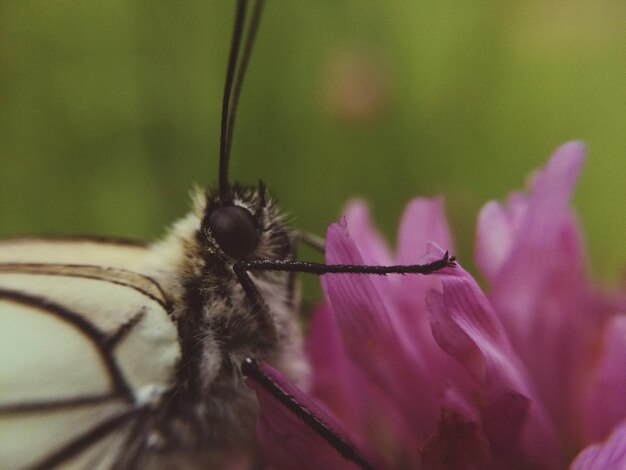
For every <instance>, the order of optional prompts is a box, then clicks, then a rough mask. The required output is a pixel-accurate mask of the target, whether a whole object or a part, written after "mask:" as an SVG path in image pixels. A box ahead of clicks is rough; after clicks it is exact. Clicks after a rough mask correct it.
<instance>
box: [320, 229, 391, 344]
mask: <svg viewBox="0 0 626 470" xmlns="http://www.w3.org/2000/svg"><path fill="white" fill-rule="evenodd" d="M326 262H327V263H328V264H353V265H363V264H364V263H363V258H362V257H361V255H360V253H359V250H358V248H357V247H356V245H355V243H354V242H353V241H352V239H351V237H350V234H349V233H348V230H347V229H346V226H345V225H338V224H333V225H331V226H330V227H329V228H328V231H327V232H326ZM374 277H379V276H373V275H353V274H328V275H325V276H323V277H322V287H323V289H324V292H325V294H326V298H327V300H328V302H329V305H330V307H331V309H332V311H333V312H334V313H335V315H336V318H337V323H338V325H339V327H340V331H341V332H342V336H343V340H344V342H345V344H346V348H347V350H348V351H349V350H350V349H351V348H355V347H356V348H358V349H359V351H360V347H361V346H362V345H366V347H367V346H369V347H376V348H378V347H380V346H381V344H379V343H382V344H394V343H397V337H396V332H395V329H394V327H393V321H392V319H391V317H390V316H389V313H388V311H387V306H386V305H385V304H384V301H383V299H382V298H381V297H380V295H379V293H378V291H377V290H376V288H375V287H374V285H373V283H372V279H373V278H374Z"/></svg>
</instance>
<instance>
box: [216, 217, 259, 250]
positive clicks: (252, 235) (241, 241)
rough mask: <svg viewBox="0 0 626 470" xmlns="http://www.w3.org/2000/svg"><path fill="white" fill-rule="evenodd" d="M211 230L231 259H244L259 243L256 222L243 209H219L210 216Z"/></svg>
mask: <svg viewBox="0 0 626 470" xmlns="http://www.w3.org/2000/svg"><path fill="white" fill-rule="evenodd" d="M209 228H210V229H211V233H212V234H213V238H215V240H216V241H217V243H218V244H219V245H220V248H221V249H222V250H223V251H224V253H226V254H227V255H228V256H230V257H231V258H235V259H244V258H245V257H246V256H248V255H250V254H251V253H253V252H254V250H255V248H256V247H257V245H258V243H259V231H258V228H257V225H256V222H255V220H254V218H253V217H252V214H250V212H249V211H247V210H246V209H244V208H242V207H238V206H225V207H218V208H217V209H215V210H214V211H213V212H212V213H211V214H210V215H209Z"/></svg>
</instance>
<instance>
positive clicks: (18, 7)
mask: <svg viewBox="0 0 626 470" xmlns="http://www.w3.org/2000/svg"><path fill="white" fill-rule="evenodd" d="M233 11H234V2H231V1H219V2H218V1H215V0H213V1H185V2H171V1H163V0H161V1H132V2H131V1H126V0H125V1H121V0H109V1H106V2H104V1H90V2H87V1H82V2H79V1H60V0H59V1H43V0H42V1H24V0H3V1H2V2H1V3H0V221H1V222H0V235H9V234H10V235H14V234H25V233H81V234H84V233H95V234H107V235H123V236H132V237H141V238H148V239H153V238H155V237H157V236H159V235H160V234H162V233H163V229H164V227H165V226H167V225H168V224H169V223H171V222H172V221H173V220H174V219H176V218H177V217H179V216H181V215H183V214H184V213H185V211H186V210H187V205H188V190H189V188H190V187H191V185H192V183H198V184H200V185H212V184H214V183H215V182H216V179H217V155H218V135H219V112H220V109H219V108H220V101H221V93H222V87H223V81H224V76H225V68H226V60H227V53H228V44H229V39H230V32H231V31H230V30H231V25H232V18H233ZM625 124H626V2H623V1H615V0H595V1H593V2H590V1H582V0H569V1H566V0H561V1H556V0H542V1H540V2H536V1H518V2H502V1H499V0H482V1H470V2H466V1H438V2H434V1H431V2H425V1H414V0H412V1H397V2H374V1H364V0H351V1H336V0H335V1H329V0H327V1H320V0H316V1H310V2H285V1H277V0H269V1H268V2H267V5H266V11H265V15H264V18H263V20H262V24H261V30H260V34H259V37H258V41H257V44H256V46H255V52H254V56H253V60H252V63H251V66H250V70H249V74H248V77H247V80H246V84H245V86H244V92H243V96H242V100H241V107H240V112H239V119H238V123H237V129H236V132H235V144H234V147H233V163H232V170H231V171H232V175H233V176H234V177H235V178H236V179H238V180H240V181H242V182H256V181H257V180H258V179H259V178H263V179H264V180H265V181H266V183H267V184H268V186H269V187H270V188H271V189H272V191H273V192H274V194H275V195H276V196H277V197H278V198H279V199H280V201H281V202H282V206H283V207H284V209H285V210H286V211H288V212H289V213H290V214H292V215H293V220H294V222H293V223H294V225H296V226H299V227H302V228H305V229H307V230H311V231H314V232H316V233H320V234H322V233H323V232H324V230H325V227H326V226H327V225H328V224H329V223H330V222H332V221H334V220H336V219H337V217H338V215H339V214H340V212H341V208H342V207H343V205H344V204H345V202H346V201H347V200H348V199H349V198H351V197H354V196H362V197H364V198H366V199H367V200H368V201H369V203H370V205H371V207H372V210H373V214H374V217H375V219H376V221H377V222H378V223H379V225H380V226H381V227H382V229H383V231H384V232H385V234H386V235H387V236H388V237H389V238H390V239H392V238H393V237H394V236H395V230H396V227H397V221H398V218H399V215H400V213H401V211H402V208H403V206H404V205H405V204H406V203H407V201H408V200H409V199H410V198H412V197H414V196H417V195H435V194H444V195H445V197H446V201H447V207H448V213H449V215H450V218H451V225H452V228H453V231H454V233H455V236H456V240H457V253H458V254H459V255H460V257H461V259H462V260H465V263H466V264H467V261H468V260H469V259H470V258H471V257H472V244H473V240H474V225H475V218H476V215H477V213H478V210H479V208H480V207H481V206H482V205H483V204H484V203H485V202H486V201H487V200H489V199H493V198H499V199H502V198H503V197H504V196H505V195H506V194H507V192H509V191H510V190H513V189H515V188H520V187H521V186H522V185H523V182H524V180H525V178H526V176H527V174H528V173H529V172H530V171H531V170H532V169H533V168H536V167H537V166H539V165H541V164H543V162H545V160H546V158H547V157H548V155H549V154H550V153H551V152H552V151H553V150H554V148H555V147H556V146H557V145H558V144H560V143H562V142H564V141H566V140H570V139H582V140H584V141H585V142H587V144H588V146H589V151H590V155H589V159H588V161H587V163H586V166H585V169H584V173H583V176H582V179H581V181H580V184H579V186H578V189H577V193H576V197H575V201H574V203H575V206H576V208H577V210H578V212H579V214H580V216H581V219H582V222H583V224H584V229H585V233H586V237H587V240H588V244H589V248H590V251H591V265H592V268H593V271H594V274H595V275H596V276H597V277H599V278H600V279H602V280H604V281H608V282H615V281H617V280H618V279H619V277H620V275H621V272H622V268H623V266H624V261H625V260H626V243H625V242H624V239H625V237H624V235H625V233H626V218H625V217H624V203H625V202H626V132H625V131H624V130H625V129H624V126H625ZM309 255H310V253H309Z"/></svg>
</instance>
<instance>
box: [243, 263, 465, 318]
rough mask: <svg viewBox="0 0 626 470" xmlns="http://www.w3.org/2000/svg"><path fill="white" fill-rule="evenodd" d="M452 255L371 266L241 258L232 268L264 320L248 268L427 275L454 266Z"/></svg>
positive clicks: (258, 293) (260, 299) (264, 307)
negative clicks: (417, 261)
mask: <svg viewBox="0 0 626 470" xmlns="http://www.w3.org/2000/svg"><path fill="white" fill-rule="evenodd" d="M454 261H455V257H454V256H449V255H448V252H447V251H446V253H445V255H444V256H443V257H442V258H441V259H439V260H436V261H433V262H431V263H427V264H411V265H394V266H371V265H355V264H324V263H311V262H308V261H295V260H267V259H262V260H242V261H238V262H237V263H235V265H234V266H233V270H234V271H235V274H236V276H237V278H238V279H239V282H240V283H241V285H242V287H243V289H244V291H245V293H246V295H247V296H248V299H249V300H250V301H251V302H252V304H253V305H254V306H255V308H256V309H257V314H258V315H259V317H260V318H259V320H260V321H262V322H263V323H267V322H268V319H267V316H266V315H263V313H264V312H267V310H268V309H267V305H266V303H265V301H264V300H263V297H262V296H261V294H260V292H259V290H258V289H257V287H256V286H255V285H254V282H252V278H251V277H250V271H278V272H286V273H307V274H316V275H318V276H322V275H324V274H331V273H333V274H377V275H382V276H385V275H387V274H429V273H433V272H435V271H438V270H439V269H443V268H445V267H454V266H456V263H455V262H454Z"/></svg>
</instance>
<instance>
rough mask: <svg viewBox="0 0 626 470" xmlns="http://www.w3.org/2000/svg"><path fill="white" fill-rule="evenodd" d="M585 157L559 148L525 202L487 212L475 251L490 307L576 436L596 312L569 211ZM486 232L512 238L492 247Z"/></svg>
mask: <svg viewBox="0 0 626 470" xmlns="http://www.w3.org/2000/svg"><path fill="white" fill-rule="evenodd" d="M583 158H584V146H583V145H582V144H580V143H577V142H572V143H568V144H565V145H563V146H561V147H560V148H559V149H557V151H556V152H555V153H554V155H553V156H552V157H551V158H550V160H549V161H548V163H547V164H546V166H545V168H544V169H543V170H542V171H540V172H538V173H537V175H536V176H535V178H534V181H533V185H532V188H531V191H530V195H528V196H523V195H519V194H515V195H513V196H512V197H511V198H510V200H509V202H508V205H507V207H506V209H501V210H498V209H495V208H494V206H490V207H487V208H485V210H484V211H483V214H482V217H481V223H482V226H481V227H480V228H479V241H478V247H477V261H478V263H479V264H480V265H481V267H482V268H483V270H484V271H485V274H486V276H487V277H488V278H489V279H490V280H491V284H492V288H491V293H490V296H489V297H490V300H491V302H492V304H493V306H494V307H495V309H496V311H497V312H498V314H499V316H500V318H501V320H502V322H503V324H504V325H505V327H506V330H507V332H508V334H509V336H510V338H511V341H512V343H513V345H514V347H515V349H516V350H517V352H518V354H519V355H520V357H521V358H522V360H523V361H524V363H525V364H526V366H527V368H528V370H529V371H530V373H531V375H532V377H533V380H534V382H535V383H536V384H537V387H538V389H539V393H540V395H541V396H542V397H543V399H544V400H545V403H546V405H547V407H548V409H549V410H550V414H551V416H552V418H553V419H554V420H555V421H556V422H557V423H559V424H560V426H561V428H562V432H563V433H566V434H567V433H572V431H575V430H577V429H578V428H577V426H572V425H571V423H572V419H574V418H575V416H574V413H573V410H574V407H575V406H576V405H575V403H576V402H579V401H580V400H581V397H580V396H579V395H580V391H581V387H579V386H577V383H576V381H577V380H578V376H579V374H580V370H581V368H582V366H583V364H584V362H585V361H586V360H587V359H586V358H587V357H589V355H590V354H591V351H590V348H591V344H590V340H591V338H592V337H593V334H590V331H593V330H592V328H593V324H594V323H595V322H596V321H597V320H598V319H597V318H594V315H596V314H594V313H593V312H596V311H598V310H599V309H598V305H597V304H596V303H595V296H594V295H593V293H592V290H591V285H590V283H589V281H588V278H587V269H586V265H585V261H584V255H583V250H582V243H581V241H580V235H579V230H578V226H577V223H576V221H575V219H574V217H573V216H572V215H571V213H570V212H569V211H568V204H569V199H570V197H571V193H572V191H573V188H574V184H575V182H576V179H577V177H578V173H579V171H580V169H581V166H582V163H583ZM490 227H492V228H493V227H496V230H499V233H500V234H501V235H502V236H503V237H505V236H509V237H512V238H511V239H509V240H506V241H495V240H493V239H492V240H491V241H490V236H489V234H488V233H487V232H488V230H489V228H490ZM490 243H492V246H493V251H491V252H490V251H489V248H490ZM567 438H569V439H572V438H575V437H574V436H568V437H567Z"/></svg>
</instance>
